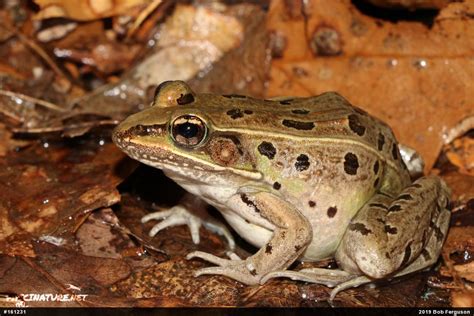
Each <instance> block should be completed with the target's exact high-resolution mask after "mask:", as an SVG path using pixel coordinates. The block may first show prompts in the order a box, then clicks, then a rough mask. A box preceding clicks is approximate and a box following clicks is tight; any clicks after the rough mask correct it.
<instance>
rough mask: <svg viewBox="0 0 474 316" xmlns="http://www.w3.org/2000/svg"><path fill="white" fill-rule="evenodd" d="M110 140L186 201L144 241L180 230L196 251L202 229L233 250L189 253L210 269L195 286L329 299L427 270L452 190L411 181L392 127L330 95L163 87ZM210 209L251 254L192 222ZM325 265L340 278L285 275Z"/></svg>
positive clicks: (434, 180)
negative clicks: (230, 284) (315, 289)
mask: <svg viewBox="0 0 474 316" xmlns="http://www.w3.org/2000/svg"><path fill="white" fill-rule="evenodd" d="M112 139H113V141H114V142H115V144H116V145H117V146H118V147H119V148H120V149H121V150H122V151H124V152H125V153H126V154H127V155H128V156H130V157H131V158H133V159H136V160H138V161H140V162H142V163H144V164H146V165H149V166H152V167H155V168H159V169H161V170H163V172H164V173H165V175H166V176H168V177H169V178H171V179H172V180H174V181H175V182H176V183H178V184H179V185H180V186H181V187H183V188H184V189H185V190H186V191H187V192H189V194H190V196H192V197H193V198H187V199H186V202H185V203H181V204H180V205H177V206H174V207H173V208H171V209H168V210H160V211H157V212H153V213H150V214H148V215H146V216H145V217H144V218H143V219H142V222H147V221H150V220H161V222H159V223H158V224H156V225H155V226H154V227H153V229H152V230H151V231H150V236H154V235H156V234H157V233H158V232H159V231H161V230H162V229H164V228H166V227H171V226H175V225H183V224H187V225H188V226H189V227H190V230H191V234H192V236H193V241H194V242H195V243H198V242H199V228H200V227H201V225H202V226H204V227H205V228H207V229H210V230H211V231H214V232H216V233H219V234H221V235H223V236H225V238H227V240H228V241H229V248H230V250H229V251H228V252H227V257H228V258H222V257H219V256H216V255H214V254H211V253H206V252H202V251H199V250H198V251H193V252H191V253H189V254H188V255H187V259H188V260H193V259H200V260H204V261H205V262H208V263H209V264H212V265H213V266H207V267H204V268H201V269H198V270H197V271H196V272H195V274H194V275H195V276H196V277H199V276H201V275H221V276H226V277H229V278H232V279H234V280H237V281H239V282H241V283H244V284H246V285H249V286H258V285H262V284H264V283H266V282H267V281H269V280H271V279H274V278H289V279H291V280H295V281H304V282H309V283H316V284H323V285H325V286H327V287H330V288H332V291H331V293H330V297H329V299H330V300H332V299H334V297H335V296H336V294H337V293H338V292H340V291H342V290H345V289H348V288H352V287H357V286H360V285H362V284H366V283H373V282H376V281H377V280H382V279H392V278H394V277H398V276H402V275H406V274H409V273H412V272H415V271H419V270H423V269H425V268H429V267H431V266H432V265H433V264H434V263H435V262H436V261H437V259H438V257H439V254H440V251H441V247H442V245H443V242H444V240H445V238H446V234H447V231H448V227H449V221H450V214H451V212H450V207H449V204H450V202H449V198H450V194H451V191H450V189H449V187H448V186H447V185H446V184H445V182H444V181H443V180H442V179H441V178H440V177H438V176H434V175H427V176H421V177H419V178H418V179H415V180H412V178H411V177H410V171H409V170H408V169H409V168H407V165H406V163H405V162H404V160H403V159H402V155H401V154H400V150H399V144H398V142H397V140H396V138H395V136H394V133H393V131H392V130H391V128H390V127H389V126H388V125H387V124H386V123H384V122H382V121H381V120H379V119H377V118H376V117H374V116H371V115H370V114H368V113H367V112H366V111H364V110H362V109H361V108H359V107H356V106H353V105H352V104H350V103H349V101H347V100H346V99H345V98H344V97H342V96H341V95H340V94H338V93H337V92H325V93H322V94H320V95H317V96H313V97H279V98H274V99H257V98H253V97H249V96H243V95H237V94H230V95H218V94H211V93H195V92H194V91H193V90H192V89H191V87H189V85H187V84H186V83H185V82H183V81H166V82H164V83H162V84H160V85H159V86H158V87H157V88H156V91H155V95H154V98H153V102H152V103H151V105H150V106H149V107H148V108H146V109H144V110H142V111H141V112H138V113H135V114H132V115H131V116H129V117H128V118H126V119H125V120H124V121H122V122H121V123H120V124H119V125H118V126H117V127H116V128H115V129H114V131H113V133H112ZM199 201H204V202H205V203H204V202H202V203H201V202H199ZM206 203H207V204H209V205H212V206H214V207H215V208H216V209H217V210H218V211H219V212H220V213H221V214H222V216H223V218H224V219H225V221H226V222H227V223H228V224H229V226H230V227H232V229H233V230H234V231H235V232H236V233H237V234H238V235H239V236H240V237H242V238H243V239H244V240H246V241H247V242H248V243H250V244H251V245H253V246H255V247H256V248H257V249H258V250H257V251H256V252H255V253H254V254H252V255H250V256H248V257H247V258H240V257H239V256H238V255H237V254H235V253H234V252H233V247H234V246H235V242H234V241H233V238H232V235H231V233H230V232H229V230H228V229H227V228H226V226H225V225H223V223H216V222H215V221H210V220H209V221H208V220H207V218H208V217H207V215H206V216H198V215H196V210H198V212H197V213H200V212H201V211H202V207H198V205H206ZM326 259H333V260H335V262H336V263H337V269H330V268H304V269H300V270H298V271H297V270H291V269H289V267H290V266H291V265H292V264H293V263H294V262H295V261H297V260H299V261H302V262H319V261H323V260H326Z"/></svg>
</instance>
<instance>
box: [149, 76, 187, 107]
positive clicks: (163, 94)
mask: <svg viewBox="0 0 474 316" xmlns="http://www.w3.org/2000/svg"><path fill="white" fill-rule="evenodd" d="M193 102H194V92H193V91H192V90H191V88H190V87H189V86H188V85H187V84H186V83H185V82H184V81H179V80H177V81H165V82H162V83H160V85H159V86H158V87H157V88H156V90H155V97H154V100H153V103H152V106H158V107H169V106H177V105H185V104H190V103H193Z"/></svg>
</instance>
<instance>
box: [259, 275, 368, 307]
mask: <svg viewBox="0 0 474 316" xmlns="http://www.w3.org/2000/svg"><path fill="white" fill-rule="evenodd" d="M282 277H283V278H290V279H292V280H295V281H305V282H309V283H317V284H323V285H325V286H327V287H334V289H333V290H332V291H331V295H330V298H329V300H330V301H332V300H333V299H334V297H336V295H337V293H339V292H340V291H343V290H345V289H348V288H351V287H357V286H359V285H361V284H364V283H369V282H372V280H371V279H369V278H367V277H366V276H358V275H354V274H350V273H348V272H346V271H343V270H333V269H321V268H309V269H302V270H299V271H291V270H285V271H274V272H270V273H268V274H267V275H265V276H264V277H263V278H262V279H261V280H260V283H262V284H263V283H265V282H266V281H268V280H269V279H273V278H282Z"/></svg>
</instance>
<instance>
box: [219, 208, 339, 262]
mask: <svg viewBox="0 0 474 316" xmlns="http://www.w3.org/2000/svg"><path fill="white" fill-rule="evenodd" d="M221 213H222V215H223V216H224V218H225V220H226V221H227V222H228V223H229V225H230V226H231V227H232V228H233V229H234V230H235V231H236V233H237V234H239V236H241V237H242V238H243V239H245V240H246V241H247V242H248V243H250V244H251V245H253V246H255V247H257V248H261V247H263V246H264V245H265V244H266V243H268V241H269V240H270V238H271V237H272V234H273V232H272V230H270V229H267V228H265V227H262V226H259V225H255V224H252V223H248V222H247V221H245V219H243V218H242V217H240V216H239V215H238V214H236V213H234V212H221ZM317 235H318V234H317V233H316V232H315V231H313V240H312V242H311V243H310V244H309V245H308V248H307V249H306V251H305V252H304V253H303V254H302V256H301V257H300V258H299V260H302V261H318V260H322V259H326V258H329V257H332V256H333V255H334V252H335V250H336V247H334V246H333V245H332V244H333V240H332V239H334V238H333V237H332V236H327V235H326V236H317ZM329 239H331V240H329ZM324 245H327V246H326V247H325V246H324Z"/></svg>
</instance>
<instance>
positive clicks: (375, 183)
mask: <svg viewBox="0 0 474 316" xmlns="http://www.w3.org/2000/svg"><path fill="white" fill-rule="evenodd" d="M379 182H380V178H377V179H375V181H374V188H378V186H379Z"/></svg>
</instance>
